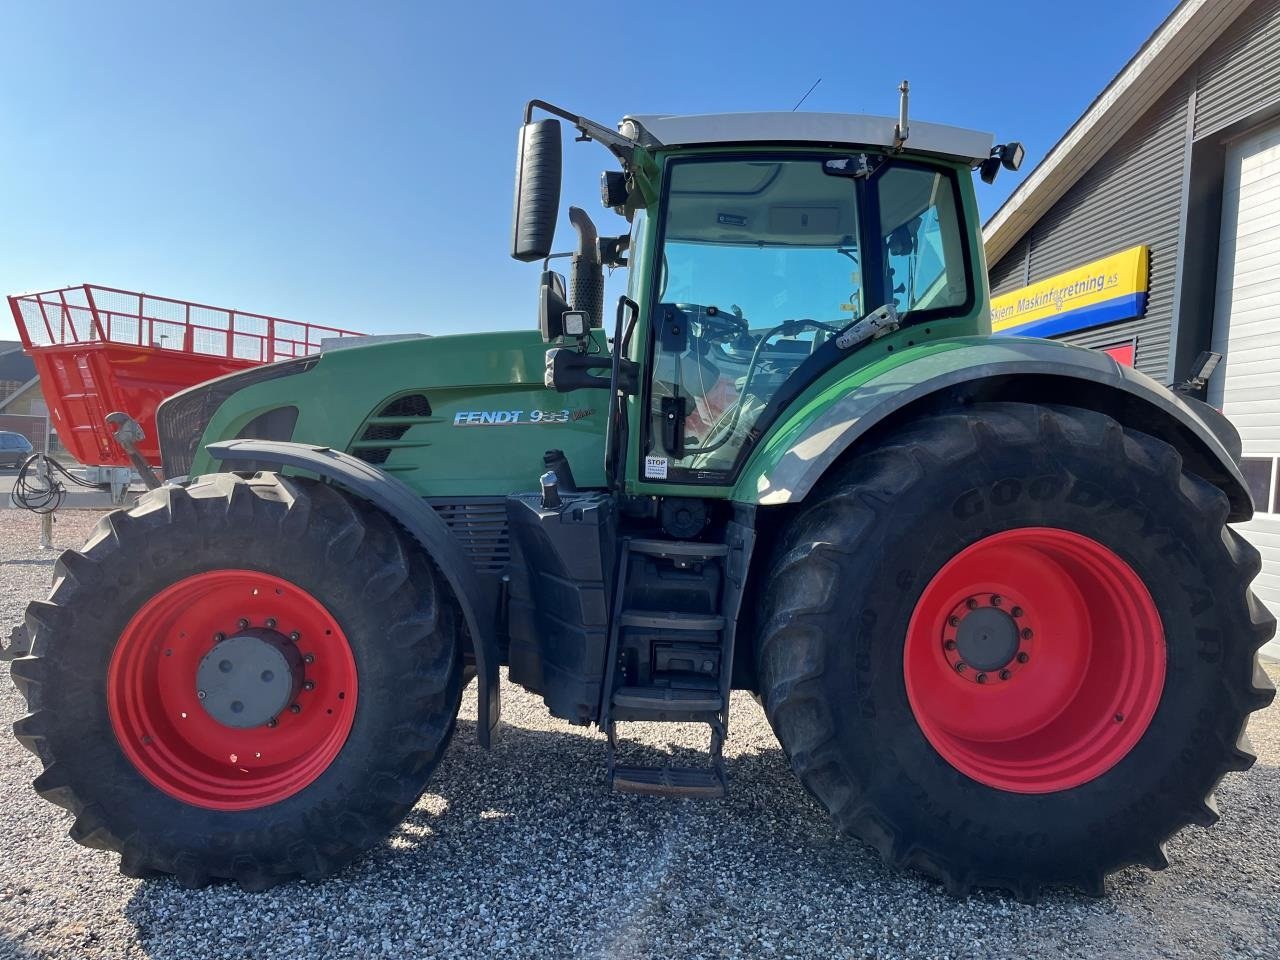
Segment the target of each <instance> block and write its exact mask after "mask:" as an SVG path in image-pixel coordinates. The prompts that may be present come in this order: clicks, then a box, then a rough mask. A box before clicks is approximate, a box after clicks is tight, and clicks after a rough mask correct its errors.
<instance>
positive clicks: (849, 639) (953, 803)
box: [757, 404, 1275, 899]
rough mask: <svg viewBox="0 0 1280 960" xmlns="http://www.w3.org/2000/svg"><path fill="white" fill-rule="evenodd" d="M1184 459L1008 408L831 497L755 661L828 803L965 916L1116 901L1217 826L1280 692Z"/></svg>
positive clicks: (859, 469)
mask: <svg viewBox="0 0 1280 960" xmlns="http://www.w3.org/2000/svg"><path fill="white" fill-rule="evenodd" d="M1226 515H1227V503H1226V499H1225V497H1224V496H1223V495H1222V494H1221V493H1220V492H1219V491H1218V490H1216V489H1215V488H1214V487H1212V486H1211V485H1209V484H1208V483H1206V482H1204V481H1202V480H1201V479H1199V478H1198V477H1195V476H1193V475H1191V474H1188V473H1185V472H1184V471H1183V470H1182V468H1181V461H1180V458H1179V457H1178V455H1177V453H1176V452H1175V451H1174V450H1173V449H1172V448H1170V447H1169V446H1167V445H1166V444H1164V443H1162V442H1160V441H1157V440H1154V439H1153V438H1151V437H1148V436H1146V435H1144V434H1140V433H1136V432H1132V431H1126V430H1124V429H1122V428H1121V427H1120V425H1119V424H1117V423H1116V422H1115V421H1113V420H1110V419H1109V418H1107V417H1105V416H1102V415H1100V414H1096V413H1091V412H1087V411H1082V410H1076V409H1068V408H1052V409H1051V408H1045V407H1036V406H1032V405H1029V404H989V405H978V406H975V407H972V408H970V409H969V410H968V411H966V413H965V414H963V415H960V414H954V415H945V416H939V417H936V418H934V419H932V420H929V421H923V422H920V423H917V424H913V425H911V426H909V427H908V428H906V429H905V430H904V431H902V433H901V434H900V435H899V436H897V437H894V438H893V439H890V440H888V441H886V442H884V443H882V444H881V445H879V446H878V447H875V448H873V449H870V450H868V451H866V452H864V453H862V454H861V455H860V456H859V457H858V458H857V459H856V460H854V461H852V462H851V463H850V464H849V465H848V466H847V467H846V468H845V469H844V470H843V471H842V472H841V473H839V474H838V475H836V476H834V477H833V478H831V480H830V481H829V482H827V483H826V484H824V486H823V487H822V488H820V489H819V490H816V491H815V492H814V494H813V502H812V504H811V505H809V506H807V507H806V508H805V509H804V510H803V512H801V513H800V514H799V515H798V516H797V517H795V518H794V519H793V521H792V523H791V524H790V526H789V528H788V530H787V533H786V534H785V535H784V537H783V540H782V542H781V543H780V544H779V545H778V548H777V550H776V553H775V556H774V560H773V570H772V575H771V577H770V579H769V588H768V590H767V591H766V593H765V595H764V598H763V601H762V610H761V618H760V623H761V625H762V626H761V635H760V638H759V642H758V644H757V652H758V667H759V675H760V687H761V692H762V695H763V700H764V704H765V708H766V711H767V713H768V715H769V718H770V721H771V722H772V724H773V727H774V730H775V732H776V733H777V734H778V738H779V740H780V741H781V743H782V745H783V747H784V749H785V750H786V751H787V753H788V755H789V756H790V758H791V761H792V764H793V766H794V767H795V769H796V770H797V772H798V774H799V775H800V777H801V779H802V780H803V782H804V783H805V785H806V786H807V787H808V788H809V790H810V791H811V792H812V793H813V794H814V795H815V796H816V797H817V798H818V799H819V800H820V801H821V802H822V803H823V804H824V805H825V806H826V807H827V808H828V809H829V810H830V811H831V812H832V814H833V815H834V816H835V818H836V820H837V821H838V822H839V823H840V825H841V826H842V827H844V828H845V829H847V830H849V831H850V832H852V833H854V834H856V835H858V836H860V837H862V838H863V839H865V840H867V841H868V842H870V843H871V844H873V845H874V846H875V847H876V848H877V849H878V850H879V851H880V852H881V854H882V855H883V856H884V857H885V858H886V859H887V860H888V861H890V862H891V863H894V864H895V865H911V866H915V867H917V868H920V869H922V870H924V871H925V872H927V873H930V874H932V875H934V876H936V877H938V878H940V879H941V880H943V881H944V882H945V883H946V884H947V885H948V887H949V888H950V889H952V890H954V891H957V892H962V891H965V890H967V889H968V888H970V887H972V886H995V887H1003V888H1006V889H1009V890H1011V891H1013V892H1014V893H1015V894H1017V895H1018V896H1020V897H1022V898H1025V899H1031V898H1034V897H1035V896H1036V895H1037V893H1038V892H1039V890H1040V889H1041V888H1042V887H1043V886H1046V885H1071V886H1077V887H1080V888H1082V889H1084V890H1085V891H1087V892H1091V893H1100V892H1101V891H1102V889H1103V880H1104V877H1105V876H1106V875H1107V874H1108V873H1111V872H1113V871H1115V870H1117V869H1120V868H1121V867H1124V866H1126V865H1129V864H1134V863H1140V864H1146V865H1147V866H1150V867H1152V868H1156V869H1158V868H1161V867H1163V866H1165V865H1166V861H1165V857H1164V852H1163V844H1164V842H1165V841H1166V840H1167V839H1168V838H1169V837H1170V836H1171V835H1172V834H1173V833H1174V832H1176V831H1177V830H1178V829H1180V828H1181V827H1182V826H1184V825H1186V824H1187V823H1199V824H1203V825H1208V824H1209V823H1212V822H1213V821H1214V820H1215V819H1216V811H1215V807H1214V803H1213V790H1214V787H1215V786H1216V784H1217V782H1218V781H1219V780H1220V779H1221V778H1222V776H1223V775H1224V774H1225V773H1226V772H1227V771H1229V770H1243V769H1245V768H1247V767H1248V766H1249V765H1250V764H1251V763H1252V762H1253V756H1252V754H1251V753H1250V752H1249V750H1248V747H1247V741H1246V740H1245V739H1244V733H1243V731H1244V726H1245V721H1246V719H1247V717H1248V714H1249V712H1250V711H1252V710H1257V709H1259V708H1261V707H1263V706H1265V705H1266V704H1267V703H1269V702H1270V700H1271V698H1272V696H1273V693H1274V691H1272V690H1271V685H1270V683H1269V682H1268V681H1267V679H1266V676H1265V674H1263V673H1262V671H1261V669H1260V668H1259V667H1258V665H1257V661H1256V656H1255V653H1256V650H1257V648H1258V647H1259V646H1261V644H1262V643H1264V642H1265V641H1266V640H1267V639H1268V638H1269V637H1270V636H1271V635H1272V633H1273V632H1274V629H1275V622H1274V620H1273V618H1271V617H1270V615H1269V614H1267V612H1266V611H1265V609H1264V608H1263V607H1262V606H1261V605H1260V604H1259V603H1258V601H1257V600H1256V599H1255V598H1254V597H1253V595H1252V594H1251V593H1250V591H1249V589H1248V585H1249V582H1250V581H1251V580H1252V579H1253V577H1254V575H1255V574H1256V573H1257V571H1258V556H1257V553H1256V551H1254V550H1253V549H1252V548H1251V547H1250V546H1248V545H1247V544H1246V543H1244V541H1243V540H1241V539H1240V538H1239V537H1238V536H1237V535H1236V534H1235V533H1234V531H1232V530H1231V529H1230V528H1228V527H1226V526H1225V521H1226Z"/></svg>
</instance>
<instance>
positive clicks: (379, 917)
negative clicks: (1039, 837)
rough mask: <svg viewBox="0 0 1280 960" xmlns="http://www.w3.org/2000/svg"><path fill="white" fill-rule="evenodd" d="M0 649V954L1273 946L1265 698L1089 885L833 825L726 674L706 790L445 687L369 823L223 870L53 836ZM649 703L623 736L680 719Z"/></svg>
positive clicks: (515, 709) (13, 594)
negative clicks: (1050, 889)
mask: <svg viewBox="0 0 1280 960" xmlns="http://www.w3.org/2000/svg"><path fill="white" fill-rule="evenodd" d="M96 518H97V514H96V513H88V512H67V513H65V514H64V515H63V516H62V517H61V518H60V522H59V523H58V526H57V528H56V533H55V541H56V542H57V543H58V544H59V546H64V547H69V546H77V545H79V544H80V542H81V541H82V540H83V539H84V537H85V535H86V534H87V532H88V530H89V529H90V528H91V527H92V525H93V522H94V521H95V520H96ZM37 533H38V531H37V521H36V520H35V518H33V517H31V516H30V515H27V514H23V513H19V512H17V511H12V510H0V625H2V626H3V628H4V631H5V633H6V634H7V633H8V629H9V626H11V625H12V624H14V623H16V622H18V619H19V617H20V616H21V611H22V608H23V606H24V605H25V604H26V602H27V600H28V599H31V598H33V597H38V596H41V597H42V596H43V595H44V593H45V591H46V590H47V588H48V584H49V577H50V571H51V567H52V562H53V561H52V558H51V557H50V556H48V555H41V554H40V553H39V551H38V550H37V549H36V548H35V544H36V543H37V540H38V537H37ZM3 672H4V674H5V676H2V677H0V715H2V717H0V718H2V719H3V721H4V722H5V728H6V729H5V730H4V731H3V732H2V733H0V803H2V804H3V808H4V810H5V811H6V814H7V816H6V820H7V829H6V837H7V839H6V842H5V843H4V845H3V856H2V857H0V957H15V958H28V957H58V958H71V957H96V958H105V957H112V958H114V957H165V958H175V960H195V958H201V957H243V958H255V960H257V958H270V957H289V958H296V957H299V956H306V957H324V958H328V957H352V958H355V957H360V958H365V957H370V958H372V957H538V958H552V957H571V956H572V957H626V958H638V957H690V958H696V957H706V958H711V957H823V958H826V957H912V958H920V957H1019V958H1022V957H1043V958H1054V960H1061V958H1067V957H1088V958H1095V957H1196V958H1200V957H1269V958H1274V957H1277V956H1280V832H1278V824H1277V819H1278V818H1280V708H1277V707H1272V708H1271V709H1269V710H1268V711H1266V712H1265V713H1263V714H1256V715H1255V717H1254V721H1253V724H1252V727H1251V730H1250V733H1251V735H1252V737H1253V741H1254V744H1255V746H1256V747H1257V749H1258V753H1259V756H1260V759H1259V761H1258V764H1257V765H1256V766H1255V767H1254V769H1253V770H1252V771H1251V772H1250V773H1248V774H1243V775H1242V774H1232V775H1230V776H1228V777H1227V779H1226V781H1224V783H1223V784H1222V787H1221V789H1220V791H1219V800H1220V805H1221V807H1222V813H1223V818H1222V822H1221V823H1220V824H1219V825H1218V826H1217V827H1215V828H1213V829H1212V830H1202V829H1199V828H1196V827H1191V828H1188V829H1187V830H1186V831H1184V832H1183V833H1182V834H1180V835H1179V836H1178V837H1176V838H1175V839H1174V840H1173V841H1172V843H1170V845H1169V858H1170V860H1171V861H1172V864H1173V866H1172V867H1171V869H1169V870H1167V871H1164V872H1163V873H1159V874H1153V873H1150V872H1148V871H1146V870H1143V869H1132V870H1128V871H1125V872H1123V873H1121V874H1120V875H1118V876H1116V877H1114V878H1113V879H1112V881H1111V884H1110V887H1111V893H1110V895H1109V896H1108V897H1107V898H1106V899H1103V900H1090V899H1088V898H1085V897H1082V896H1077V895H1074V894H1066V893H1062V894H1054V895H1051V896H1049V897H1047V898H1046V899H1045V900H1044V901H1042V902H1041V903H1040V904H1038V905H1036V906H1026V905H1022V904H1018V903H1015V902H1012V901H1009V900H1006V899H1004V898H1002V897H999V896H996V895H994V894H987V893H982V894H978V895H975V896H973V897H972V898H970V899H968V900H963V901H957V900H953V899H951V898H950V897H948V896H947V895H945V894H944V893H943V892H942V891H941V889H940V888H939V887H938V886H937V885H936V884H934V883H932V882H930V881H928V880H925V879H923V878H921V877H918V876H915V875H906V874H899V873H894V872H892V871H889V870H887V869H886V868H884V867H882V866H881V864H880V862H879V860H878V859H877V858H876V857H875V855H874V854H872V853H871V852H870V851H869V850H868V849H866V848H864V847H863V846H862V845H861V844H859V843H858V842H856V841H853V840H850V839H847V838H843V837H840V836H838V835H836V833H835V832H834V830H833V829H832V827H831V825H830V823H829V822H828V819H827V817H826V815H825V814H824V813H823V812H822V811H821V810H820V809H818V807H817V806H816V805H815V804H814V803H813V802H812V801H811V800H810V799H809V798H808V796H807V795H806V794H805V793H804V792H803V791H802V790H801V789H800V787H799V785H798V784H797V782H796V781H795V780H794V778H793V777H792V776H791V773H790V771H789V769H788V766H787V763H786V760H785V759H784V757H783V756H782V752H781V750H780V749H779V747H778V744H777V741H776V740H775V739H774V737H773V734H772V733H771V732H770V730H769V727H768V724H767V723H766V721H765V718H764V715H763V713H762V712H761V710H760V708H759V707H758V706H757V705H756V704H755V702H754V701H752V700H751V699H750V698H749V697H746V696H742V695H735V698H734V703H733V716H732V726H731V735H730V740H729V744H728V746H727V748H726V756H727V759H728V766H729V776H730V781H731V787H730V792H729V797H728V799H726V800H724V801H721V802H697V801H667V800H659V799H653V798H643V797H627V796H622V795H613V794H610V793H609V792H607V790H606V789H605V783H604V742H603V738H602V737H601V736H600V735H598V734H595V733H591V732H587V731H584V730H582V729H580V728H575V727H570V726H569V725H568V724H565V723H562V722H560V721H558V720H552V719H550V718H549V717H548V716H547V714H546V711H545V710H544V709H543V706H542V703H541V701H540V700H539V699H538V698H536V697H534V696H531V695H529V694H526V693H524V692H523V691H521V690H520V689H519V688H518V687H512V686H507V687H506V688H505V689H504V690H503V703H504V719H505V722H506V725H505V731H504V735H503V737H502V739H501V741H500V743H499V745H498V746H497V748H496V749H494V750H493V751H492V752H491V753H488V754H486V753H485V752H483V751H481V750H480V749H478V748H477V747H476V746H475V725H474V722H473V718H474V716H475V698H474V695H473V694H471V695H469V696H468V697H467V700H466V702H464V704H463V712H462V717H463V718H464V719H463V720H462V721H460V722H459V724H458V733H457V735H456V736H455V738H454V741H453V744H452V745H451V746H450V748H449V751H448V753H447V754H446V756H445V759H444V762H443V763H442V765H441V767H440V769H439V770H438V771H437V773H436V776H435V779H434V781H433V783H432V785H431V787H430V788H429V792H428V794H427V795H426V796H425V797H424V798H423V799H422V801H421V802H420V803H419V804H418V807H417V809H416V810H414V812H413V814H412V815H411V817H410V818H409V819H408V820H407V821H406V822H405V823H404V824H403V825H402V826H401V828H400V829H399V830H398V831H397V832H396V834H395V835H394V836H393V837H392V838H391V839H390V841H389V842H387V843H386V844H384V845H382V846H381V847H380V848H378V849H377V850H375V851H373V852H372V853H371V854H370V855H368V856H366V857H365V858H364V859H362V860H360V861H359V862H358V863H357V864H356V865H354V866H353V867H352V868H351V869H349V870H348V871H347V872H346V873H344V874H342V875H341V876H340V877H338V878H336V879H333V880H330V881H328V882H325V883H322V884H304V883H296V884H292V885H288V886H284V887H277V888H276V889H275V890H273V891H271V892H270V893H267V894H259V895H249V894H244V893H241V892H240V891H239V890H238V888H235V887H233V886H228V885H223V886H215V887H210V888H208V889H206V890H202V891H187V890H183V889H181V888H180V887H178V886H177V884H175V883H173V882H172V881H169V880H151V881H137V880H129V879H126V878H124V877H121V876H120V875H119V874H118V873H117V872H116V857H115V855H114V854H106V853H102V852H97V851H92V850H86V849H83V848H81V847H78V846H76V845H75V844H73V843H72V842H71V841H70V840H69V839H67V836H66V830H67V827H68V825H69V817H67V816H66V815H65V814H64V813H63V812H62V811H61V810H58V809H56V808H54V807H51V806H49V805H48V804H46V803H44V802H43V801H41V800H39V799H38V798H37V797H36V796H35V794H34V793H33V792H32V791H31V789H30V781H31V779H32V778H33V777H34V776H35V775H36V773H37V772H38V771H39V763H38V762H37V761H36V760H35V758H34V757H32V756H31V755H30V754H28V753H27V752H26V751H25V750H23V749H22V748H21V747H20V746H19V745H18V744H17V742H16V741H14V740H13V739H12V738H11V737H9V736H8V735H7V723H8V721H9V720H11V719H14V718H16V717H18V716H19V715H20V713H21V710H22V701H21V698H20V697H19V696H18V694H17V693H16V692H15V691H14V690H13V688H12V686H11V685H10V683H9V681H8V676H7V672H8V671H7V668H5V669H4V670H3ZM1271 672H1272V677H1273V679H1275V678H1277V676H1278V675H1280V671H1277V670H1276V669H1275V667H1274V665H1272V669H1271ZM631 727H633V728H636V729H638V730H640V731H642V732H645V730H646V727H649V729H650V730H653V729H655V728H654V727H652V726H651V725H635V724H633V725H631ZM657 729H658V730H660V732H658V733H654V732H649V733H648V735H647V737H645V739H643V740H642V741H639V742H635V743H633V744H631V749H632V750H634V751H652V750H666V749H669V750H677V751H678V750H682V749H688V748H690V747H694V746H698V745H700V744H699V741H698V740H697V739H696V738H695V736H694V735H693V732H692V731H687V730H684V729H683V728H681V729H677V730H675V731H674V735H673V732H672V731H671V730H669V729H667V728H657ZM625 733H631V731H629V730H628V731H625ZM686 734H687V736H686Z"/></svg>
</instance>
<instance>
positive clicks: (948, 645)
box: [943, 640, 956, 650]
mask: <svg viewBox="0 0 1280 960" xmlns="http://www.w3.org/2000/svg"><path fill="white" fill-rule="evenodd" d="M943 646H944V647H946V648H947V649H948V650H954V649H955V648H956V642H955V641H954V640H948V641H947V642H946V643H944V644H943Z"/></svg>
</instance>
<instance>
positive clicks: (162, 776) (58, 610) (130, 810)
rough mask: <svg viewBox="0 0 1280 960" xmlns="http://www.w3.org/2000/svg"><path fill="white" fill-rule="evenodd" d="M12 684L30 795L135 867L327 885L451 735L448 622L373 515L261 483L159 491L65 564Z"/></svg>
mask: <svg viewBox="0 0 1280 960" xmlns="http://www.w3.org/2000/svg"><path fill="white" fill-rule="evenodd" d="M27 624H28V627H29V629H30V631H31V637H32V642H31V655H30V656H27V657H23V658H21V659H19V660H16V661H15V662H14V664H13V670H12V673H13V678H14V681H15V683H17V685H18V687H19V689H20V690H21V691H22V692H23V693H24V694H25V696H26V698H27V704H28V707H29V708H30V711H31V712H30V714H29V715H28V716H26V717H24V718H23V719H21V720H19V721H18V722H17V723H16V724H15V725H14V730H15V733H16V734H17V736H18V739H19V740H20V741H21V742H22V743H23V744H24V745H26V746H27V747H28V748H29V749H31V751H32V752H33V753H35V754H36V755H37V756H38V757H39V758H40V759H41V761H43V763H44V772H43V773H42V774H41V775H40V776H39V777H38V778H37V779H36V781H35V787H36V790H37V791H38V792H39V793H40V794H41V796H43V797H44V798H45V799H47V800H50V801H51V802H53V803H57V804H59V805H60V806H63V807H66V808H67V809H68V810H70V811H71V812H72V813H73V814H74V815H75V818H76V819H75V823H74V825H73V826H72V829H71V836H72V838H73V839H75V840H77V841H78V842H80V843H83V844H85V845H87V846H91V847H98V848H103V849H109V850H115V851H118V852H119V853H120V856H121V870H122V872H124V873H126V874H128V875H131V876H144V875H148V874H152V873H169V874H173V875H175V876H176V877H177V878H178V879H179V880H180V881H181V882H183V883H185V884H187V885H190V886H199V885H202V884H204V883H207V882H208V881H209V880H211V879H215V878H230V879H234V880H236V881H238V882H239V883H240V884H241V886H243V887H245V888H246V889H251V890H256V889H263V888H266V887H269V886H272V885H273V884H275V883H278V882H280V881H282V880H285V879H288V878H290V877H294V876H302V877H306V878H309V879H318V878H320V877H323V876H325V875H327V874H329V873H332V872H333V871H334V870H336V869H338V868H339V867H341V866H342V865H343V864H345V863H346V862H348V861H350V860H351V859H352V858H353V857H355V856H356V855H358V854H359V853H360V852H362V851H363V850H365V849H367V848H368V847H370V846H372V845H373V844H375V843H377V842H378V841H380V840H381V839H382V838H383V837H385V836H386V834H387V833H388V832H389V831H390V830H391V829H392V828H393V827H394V826H395V824H396V823H398V822H399V821H400V819H401V818H402V817H403V816H404V815H405V813H407V812H408V810H409V809H410V808H411V807H412V806H413V804H414V802H415V801H416V800H417V798H418V797H419V796H420V795H421V793H422V791H423V789H424V788H425V786H426V783H427V778H428V776H429V775H430V773H431V771H432V770H433V769H434V767H435V765H436V763H437V762H438V761H439V759H440V756H441V755H442V753H443V751H444V748H445V745H446V744H447V743H448V740H449V737H450V735H451V734H452V731H453V725H454V720H455V718H456V716H457V711H458V706H459V700H460V690H461V677H462V669H461V658H460V656H459V652H458V651H459V641H460V639H461V637H460V631H461V629H462V628H461V621H460V617H459V616H458V614H457V611H456V609H455V605H454V603H453V601H452V599H451V597H450V595H449V593H448V590H447V588H446V587H445V586H443V584H442V581H441V580H440V578H439V576H438V575H437V573H436V571H435V569H434V567H433V565H432V563H431V561H430V560H429V559H428V558H427V557H425V556H424V555H423V554H422V552H421V551H420V550H419V549H418V548H417V547H416V545H414V544H413V543H412V542H411V541H410V540H409V539H408V538H407V537H406V536H405V535H404V534H403V533H402V532H401V531H400V530H399V529H398V528H397V527H396V526H395V525H394V524H393V523H391V521H390V520H388V519H387V517H385V516H384V515H382V514H381V513H379V512H378V511H377V510H375V509H373V508H372V507H370V506H368V505H367V504H364V503H362V502H360V501H356V500H353V499H349V498H348V497H346V496H345V495H343V494H342V493H340V492H339V491H338V490H336V489H335V488H333V487H330V486H327V485H325V484H321V483H315V482H311V481H306V480H297V479H292V478H285V477H279V476H276V475H274V474H269V473H267V474H260V475H258V476H256V477H254V478H252V479H248V480H246V479H243V478H241V477H239V476H233V475H230V474H216V475H213V476H210V477H206V478H204V479H202V480H200V481H198V482H197V483H195V484H193V485H192V486H190V487H187V488H183V487H174V486H165V487H161V488H160V489H158V490H154V491H151V492H149V493H148V494H146V495H145V496H144V497H143V498H142V499H141V500H139V502H138V504H137V505H136V506H135V507H134V508H133V509H131V510H129V511H127V512H126V511H116V512H114V513H111V514H109V515H108V516H107V517H105V518H104V519H103V520H102V521H101V522H100V523H99V525H98V528H97V530H96V531H95V533H94V535H93V537H92V538H91V539H90V540H89V542H88V544H86V546H85V547H84V549H83V550H81V551H68V552H66V553H65V554H63V556H62V557H61V558H59V561H58V566H57V568H56V581H55V586H54V590H53V593H52V595H51V596H50V598H49V600H48V601H47V602H36V603H33V604H31V606H30V607H29V608H28V612H27Z"/></svg>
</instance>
